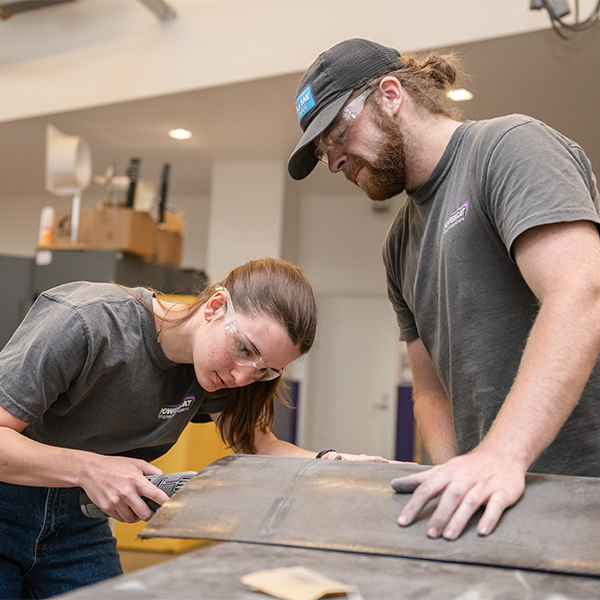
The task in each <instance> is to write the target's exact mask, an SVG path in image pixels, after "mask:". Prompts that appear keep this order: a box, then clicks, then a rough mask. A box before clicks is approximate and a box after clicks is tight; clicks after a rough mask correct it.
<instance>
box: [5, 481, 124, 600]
mask: <svg viewBox="0 0 600 600" xmlns="http://www.w3.org/2000/svg"><path fill="white" fill-rule="evenodd" d="M80 491H81V489H80V488H41V487H29V486H21V485H12V484H10V483H2V482H0V599H2V600H6V599H10V600H16V599H18V598H48V597H50V596H54V595H56V594H63V593H65V592H68V591H69V590H73V589H75V588H78V587H81V586H84V585H90V584H92V583H96V582H98V581H102V580H104V579H108V578H109V577H115V576H117V575H120V574H121V573H122V572H123V571H122V569H121V562H120V560H119V553H118V552H117V549H116V540H115V538H114V537H113V535H112V533H111V531H110V527H109V525H108V519H106V518H103V519H92V518H90V517H86V516H85V515H84V514H83V513H82V512H81V510H80V508H79V493H80Z"/></svg>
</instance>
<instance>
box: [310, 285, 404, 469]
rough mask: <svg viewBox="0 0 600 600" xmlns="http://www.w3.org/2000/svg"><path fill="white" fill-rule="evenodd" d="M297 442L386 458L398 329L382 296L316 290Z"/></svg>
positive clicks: (390, 454) (392, 423) (390, 449)
mask: <svg viewBox="0 0 600 600" xmlns="http://www.w3.org/2000/svg"><path fill="white" fill-rule="evenodd" d="M317 302H318V306H319V331H318V336H317V340H316V343H315V346H314V347H313V349H312V350H311V351H310V353H309V355H308V357H307V359H306V364H305V383H304V386H305V390H304V393H303V394H302V401H301V402H302V403H301V414H300V432H299V433H300V435H299V442H300V445H302V446H303V447H305V448H309V449H311V450H317V451H318V450H324V449H327V448H335V449H336V450H338V451H339V452H350V453H365V454H374V455H382V456H385V457H386V458H394V448H395V430H396V382H397V378H398V377H397V372H398V369H397V365H398V350H399V347H400V343H399V342H398V341H397V339H398V327H397V325H396V319H395V316H394V312H393V310H392V307H391V305H390V303H389V300H388V299H387V298H385V297H376V296H372V297H371V296H357V297H348V296H319V297H317Z"/></svg>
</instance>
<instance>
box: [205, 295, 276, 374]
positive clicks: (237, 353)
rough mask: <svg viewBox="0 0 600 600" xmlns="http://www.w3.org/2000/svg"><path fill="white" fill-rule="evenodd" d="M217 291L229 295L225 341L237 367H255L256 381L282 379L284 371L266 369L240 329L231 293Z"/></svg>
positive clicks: (258, 354)
mask: <svg viewBox="0 0 600 600" xmlns="http://www.w3.org/2000/svg"><path fill="white" fill-rule="evenodd" d="M217 289H218V290H219V291H224V292H225V293H226V294H227V313H226V315H225V339H226V343H227V350H228V352H229V354H230V355H231V358H232V359H233V361H234V362H235V363H236V364H237V365H241V366H244V367H245V366H251V367H254V372H253V373H252V378H253V379H254V380H255V381H271V380H272V379H276V378H277V377H280V376H281V374H282V371H277V370H276V369H271V368H270V367H266V366H265V365H264V363H263V359H262V357H261V355H260V353H259V352H258V350H257V349H256V348H255V347H254V345H253V344H252V343H251V342H250V340H249V339H248V338H247V337H246V335H245V334H244V332H243V330H242V329H241V328H240V326H239V323H238V321H237V318H236V314H235V309H234V308H233V302H232V301H231V298H230V296H229V292H228V291H227V290H226V289H225V288H223V287H220V286H219V288H217Z"/></svg>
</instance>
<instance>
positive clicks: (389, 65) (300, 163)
mask: <svg viewBox="0 0 600 600" xmlns="http://www.w3.org/2000/svg"><path fill="white" fill-rule="evenodd" d="M457 76H458V67H457V63H456V61H455V59H454V58H453V56H452V55H445V56H443V55H442V56H436V55H430V56H428V57H426V58H424V59H422V60H419V59H417V58H416V57H414V56H402V57H401V56H400V54H399V53H398V52H397V51H396V50H394V49H392V48H387V47H383V46H380V45H379V44H376V43H373V42H370V41H367V40H359V39H352V40H347V41H344V42H342V43H340V44H338V45H336V46H334V47H333V48H331V49H330V50H328V51H326V52H324V53H323V54H321V55H320V56H319V58H318V59H317V60H316V61H315V62H314V63H313V64H312V65H311V66H310V67H309V69H308V70H307V71H306V73H305V74H304V76H303V78H302V80H301V82H300V85H299V88H298V96H297V99H296V108H297V111H298V117H299V119H300V124H301V127H302V129H303V130H304V135H303V137H302V139H301V140H300V142H299V144H298V145H297V147H296V149H295V150H294V152H293V154H292V156H291V158H290V160H289V163H288V169H289V172H290V175H291V176H292V177H293V178H294V179H302V178H304V177H306V176H307V175H308V174H309V173H310V172H311V171H312V169H313V168H314V167H315V166H316V164H317V162H318V160H322V161H323V162H325V163H326V164H327V165H328V166H329V169H330V170H331V171H332V172H334V173H337V172H340V171H341V172H343V173H344V175H345V176H346V177H347V178H348V179H349V180H350V181H351V182H353V183H355V184H356V185H358V186H359V187H360V188H361V189H362V190H363V191H364V192H365V193H366V194H367V196H369V197H370V198H371V199H372V200H383V199H386V198H389V197H391V196H394V195H396V194H399V193H400V192H402V191H404V190H406V191H407V194H408V200H407V202H406V203H405V205H404V206H403V207H402V208H401V209H400V211H399V213H398V215H397V217H396V220H395V222H394V223H393V225H392V227H391V228H390V231H389V233H388V236H387V239H386V241H385V245H384V252H383V254H384V262H385V265H386V271H387V278H388V294H389V298H390V300H391V302H392V304H393V306H394V309H395V311H396V314H397V320H398V324H399V327H400V339H402V340H405V341H407V348H408V355H409V359H410V362H411V367H412V370H413V378H414V387H413V398H414V412H415V418H416V421H417V425H418V427H419V429H420V432H421V434H422V436H423V439H424V442H425V446H426V448H427V450H428V452H429V454H430V456H431V458H432V461H433V462H434V464H435V465H436V466H434V467H433V468H431V469H428V470H426V471H423V472H420V473H418V474H415V475H411V476H408V477H403V478H399V479H396V480H394V481H393V482H392V485H393V486H394V488H395V489H397V490H398V491H413V492H414V493H413V495H412V497H411V499H410V501H409V502H408V503H407V505H406V506H405V508H404V510H403V511H402V513H401V514H400V517H399V520H398V521H399V524H400V525H403V526H404V525H409V524H410V523H412V522H413V521H414V519H415V517H416V516H417V514H418V513H419V511H420V510H421V509H422V508H423V507H424V506H425V505H426V504H427V503H428V502H429V501H430V500H432V499H433V498H436V497H438V496H441V498H440V501H439V504H438V506H437V508H436V510H435V512H434V513H433V515H432V517H431V520H430V523H429V525H428V535H429V536H431V537H439V536H443V537H445V538H447V539H455V538H456V537H458V536H459V535H460V533H461V532H462V531H463V529H464V527H465V525H466V524H467V522H468V521H469V519H470V518H471V517H472V516H473V514H474V513H475V511H476V510H477V509H478V508H480V507H482V506H484V505H485V511H484V513H483V516H482V517H481V519H480V520H479V522H478V526H477V531H478V533H479V534H480V535H487V534H489V533H491V531H492V530H493V529H494V527H495V526H496V524H497V523H498V520H499V519H500V517H501V515H502V513H503V511H504V510H505V509H506V508H507V507H509V506H511V505H513V504H514V503H515V502H516V501H517V500H518V499H519V498H520V496H521V494H522V493H523V490H524V487H525V473H526V472H527V471H528V470H529V471H534V472H542V473H557V474H567V475H581V476H596V477H597V476H600V369H599V368H598V367H596V366H595V365H596V359H597V356H598V353H599V351H600V238H599V235H598V227H597V226H598V223H599V222H600V218H599V216H598V213H599V204H600V202H599V198H598V190H597V187H596V182H595V178H594V175H593V173H592V170H591V165H590V162H589V160H588V159H587V158H586V156H585V154H584V153H583V151H582V150H581V148H580V147H579V146H578V145H577V144H575V143H574V142H572V141H571V140H568V139H567V138H565V137H564V136H562V135H561V134H559V133H558V132H556V131H554V130H552V129H551V128H550V127H548V126H546V125H544V124H543V123H541V122H539V121H536V120H535V119H532V118H529V117H525V116H522V115H511V116H507V117H501V118H497V119H491V120H488V121H478V122H474V121H466V122H464V123H461V122H460V121H459V120H458V118H457V116H456V115H455V114H454V112H453V110H452V109H451V108H449V107H448V105H447V104H446V103H445V93H446V91H447V90H449V89H451V88H452V86H453V85H454V83H455V81H456V79H457Z"/></svg>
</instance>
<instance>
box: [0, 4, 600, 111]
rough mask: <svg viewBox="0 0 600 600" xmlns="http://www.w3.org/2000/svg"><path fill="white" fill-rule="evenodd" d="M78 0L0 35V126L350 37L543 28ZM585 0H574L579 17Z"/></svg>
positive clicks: (405, 14) (172, 88)
mask: <svg viewBox="0 0 600 600" xmlns="http://www.w3.org/2000/svg"><path fill="white" fill-rule="evenodd" d="M168 1H169V3H170V4H171V5H172V6H173V7H174V8H175V10H176V11H177V13H178V18H177V19H175V20H173V21H169V22H166V23H161V22H159V21H158V20H157V19H156V17H155V16H154V15H153V14H152V13H150V11H148V10H147V9H146V8H145V7H144V6H143V5H142V4H141V3H139V2H138V1H137V0H80V1H79V2H73V3H67V4H63V5H59V6H55V7H52V8H45V9H42V10H37V11H31V12H29V13H25V14H20V15H15V16H14V17H12V18H11V19H9V20H7V21H3V22H2V24H1V25H2V27H1V34H0V98H2V102H1V103H0V121H8V120H13V119H19V118H25V117H31V116H36V115H43V114H49V113H55V112H62V111H69V110H74V109H77V108H84V107H90V106H100V105H104V104H111V103H115V102H120V101H125V100H133V99H138V98H146V97H152V96H158V95H163V94H168V93H174V92H180V91H185V90H192V89H198V88H205V87H212V86H217V85H222V84H226V83H233V82H237V81H246V80H251V79H256V78H263V77H270V76H274V75H281V74H285V73H293V72H301V71H303V70H304V69H306V67H307V66H308V65H309V64H310V63H311V62H312V61H313V60H314V57H315V56H316V55H317V54H318V53H319V52H322V51H323V50H324V49H325V48H328V47H330V46H332V45H334V44H335V43H337V42H339V41H341V40H343V39H346V38H348V37H366V38H370V39H376V40H377V41H379V42H380V43H382V44H388V45H391V46H394V47H396V48H398V49H399V50H400V51H404V50H418V49H422V48H431V47H436V46H440V47H441V46H452V45H454V44H458V43H465V42H469V41H475V40H482V39H487V38H493V37H500V36H503V35H512V34H516V33H522V32H525V31H531V30H534V29H544V28H547V27H548V26H549V20H548V16H547V14H546V13H545V11H531V10H529V0H369V1H368V2H367V1H366V0H304V1H303V2H301V3H298V2H296V1H292V0H168ZM594 4H595V0H582V2H581V7H582V8H581V12H582V14H585V15H587V14H589V10H590V8H591V7H592V6H593V5H594Z"/></svg>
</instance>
